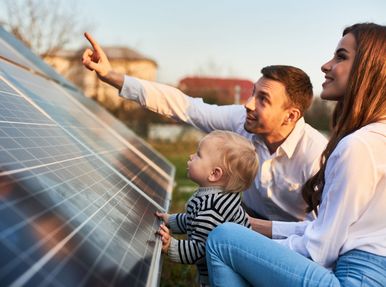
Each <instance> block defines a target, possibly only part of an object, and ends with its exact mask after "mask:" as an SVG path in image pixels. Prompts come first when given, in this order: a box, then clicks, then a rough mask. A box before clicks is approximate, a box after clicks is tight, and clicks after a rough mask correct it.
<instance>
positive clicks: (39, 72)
mask: <svg viewBox="0 0 386 287" xmlns="http://www.w3.org/2000/svg"><path fill="white" fill-rule="evenodd" d="M0 44H1V45H0V49H4V48H3V47H6V48H7V49H10V51H8V52H9V53H4V50H3V52H2V51H1V50H0V84H1V85H0V97H1V96H3V100H5V99H6V98H7V99H8V98H9V97H12V96H13V95H12V94H13V91H17V94H18V96H20V98H11V99H12V100H11V101H13V102H10V103H9V104H8V106H14V105H15V104H16V107H18V108H20V110H26V109H27V108H25V107H27V106H28V105H31V106H32V107H33V109H30V110H29V113H27V114H25V113H24V114H23V112H19V111H18V112H16V110H14V111H11V110H7V109H3V111H4V113H3V114H4V115H3V117H7V116H8V117H9V118H10V119H13V118H16V119H19V118H20V117H24V118H25V119H26V120H27V122H28V117H31V116H32V117H34V119H37V118H38V116H37V114H39V113H40V115H44V116H43V117H42V118H41V119H39V120H40V121H41V123H40V122H39V125H40V124H43V125H46V127H52V128H53V129H54V130H55V126H57V127H59V128H60V129H61V130H60V129H59V130H60V131H56V132H55V134H58V133H59V134H60V133H61V132H62V133H63V135H62V138H63V139H65V138H66V136H65V134H67V136H69V138H71V137H73V138H74V140H75V141H74V143H72V144H75V145H76V141H78V144H79V146H78V147H76V148H75V149H76V150H78V149H79V150H80V151H81V150H83V149H84V150H83V152H85V151H86V152H87V151H88V152H90V154H92V155H90V157H94V158H95V159H96V160H98V161H99V162H102V163H104V164H105V165H106V166H107V168H108V170H110V171H113V173H114V174H115V176H117V178H120V179H122V180H123V182H126V183H127V184H130V185H131V187H130V189H131V190H133V192H137V193H138V194H139V196H140V198H141V199H142V200H145V202H147V204H150V206H153V208H155V207H156V208H157V209H160V210H163V211H167V210H168V208H169V204H170V200H171V191H172V188H173V179H174V173H175V169H174V166H172V165H170V163H168V162H167V160H165V158H163V156H162V155H160V154H159V153H157V152H156V151H154V150H153V149H152V148H151V147H150V146H149V145H148V144H147V143H145V142H143V140H141V139H139V138H138V137H136V136H135V134H133V133H132V132H131V131H130V130H128V129H127V128H126V127H125V126H124V125H122V124H121V123H119V122H118V121H117V120H115V119H114V118H113V117H112V116H111V115H110V114H109V113H107V112H106V111H105V110H103V109H102V108H100V107H99V106H98V105H97V104H96V103H94V102H92V101H91V100H90V99H87V98H86V97H82V95H81V92H80V91H79V90H78V89H77V88H75V87H74V86H73V85H72V84H71V83H69V82H68V81H67V80H65V79H64V78H63V77H61V76H60V75H58V74H57V73H56V72H55V71H54V70H53V69H52V68H50V67H48V65H46V64H45V63H44V62H43V61H41V60H40V59H39V58H38V57H37V56H35V55H34V54H33V53H31V52H30V51H29V50H28V49H27V48H25V47H24V46H23V45H22V44H21V43H20V42H18V41H17V40H16V39H15V38H14V37H13V36H11V35H10V34H8V33H7V32H6V31H5V30H4V29H2V28H1V27H0ZM7 55H11V56H12V59H9V58H7ZM13 55H14V56H13ZM7 65H8V67H9V69H10V70H12V69H16V72H15V73H16V74H18V73H19V74H22V73H23V72H21V71H22V70H23V71H28V73H31V74H33V75H35V77H42V78H44V79H45V81H46V80H47V81H50V82H51V83H55V84H53V85H54V86H55V88H56V89H59V90H61V93H62V94H64V95H66V96H67V97H68V100H69V101H71V102H72V104H75V105H77V106H78V108H79V109H81V110H82V111H83V112H84V113H85V114H86V115H87V116H88V117H91V118H93V119H94V120H95V121H96V122H98V124H99V125H101V126H102V127H103V128H104V129H106V131H107V132H108V133H109V134H110V135H113V137H114V138H115V140H117V142H120V144H123V145H124V146H125V147H126V148H127V150H130V152H133V154H134V153H135V154H136V155H137V156H138V157H139V158H140V161H145V162H146V161H147V162H148V166H150V167H149V168H151V169H152V170H153V172H154V173H155V174H156V173H157V174H160V175H161V177H164V178H165V179H168V180H169V182H168V185H167V187H165V190H166V193H165V194H161V196H164V197H165V198H163V199H164V201H162V202H157V200H156V199H155V198H154V194H151V193H150V194H149V192H148V193H145V192H144V191H142V189H141V188H138V186H137V185H135V184H133V183H132V182H131V181H130V180H129V179H127V178H126V177H125V176H124V174H122V173H121V172H124V170H117V168H116V166H114V165H111V164H110V163H109V159H110V158H104V157H103V156H101V155H99V154H98V152H96V151H95V150H93V148H91V150H90V148H89V147H88V146H87V144H86V145H85V144H84V142H83V141H82V140H78V139H77V137H76V136H74V135H73V131H71V128H70V130H68V129H66V127H65V126H63V125H61V124H58V122H57V121H55V120H54V119H52V115H50V114H48V113H47V111H46V110H45V109H44V108H42V107H41V106H39V104H37V102H36V99H33V98H31V97H30V96H27V94H28V92H29V90H27V89H26V90H24V91H23V85H20V86H17V85H18V80H15V78H14V76H15V75H12V74H8V73H7V72H6V71H7ZM11 65H12V67H13V68H10V67H11ZM2 66H3V67H2ZM17 69H20V70H19V72H18V71H17ZM4 83H5V84H4ZM15 85H16V86H15ZM6 89H11V91H9V90H6ZM15 99H16V100H15ZM0 103H2V102H0ZM36 113H37V114H36ZM96 113H98V114H99V116H98V117H97V116H95V114H96ZM101 118H102V119H101ZM47 119H50V120H52V122H50V121H49V120H48V121H47V122H45V120H47ZM2 122H3V123H4V124H13V125H17V124H19V125H20V123H18V122H17V121H15V123H12V121H11V122H10V121H8V122H7V120H6V118H4V119H3V121H2V120H1V119H0V126H1V125H2ZM4 128H5V127H4ZM10 130H11V131H12V132H14V133H17V132H19V131H18V129H17V128H15V129H14V130H12V129H10ZM0 131H2V130H1V128H0ZM42 131H43V130H42V129H41V130H40V132H42ZM31 132H32V130H31ZM35 134H36V131H35ZM16 138H17V137H14V138H12V137H10V138H9V139H7V138H6V137H4V136H3V137H2V140H3V141H4V142H5V143H6V145H10V144H18V143H17V141H16V142H15V140H14V139H16ZM127 138H130V139H131V140H132V141H133V142H134V143H135V146H134V145H132V144H130V143H129V142H128V141H127V140H126V139H127ZM56 140H58V139H56ZM11 141H12V142H11ZM24 141H26V139H24ZM64 141H65V140H64ZM23 144H24V145H25V142H24V143H23ZM28 144H33V141H32V142H31V141H30V142H29V143H28ZM137 147H140V148H139V149H138V148H137ZM1 150H4V149H3V147H1ZM19 152H24V156H25V157H26V158H28V159H29V160H28V161H25V162H17V161H16V162H15V163H13V165H12V162H11V164H9V165H8V166H5V168H6V170H0V176H3V178H4V176H5V175H7V176H11V175H12V174H16V173H18V174H19V175H20V174H23V173H27V174H28V172H30V169H29V167H28V166H27V167H24V169H23V167H20V166H25V165H26V164H27V165H28V164H31V162H33V160H34V159H31V158H29V155H28V153H29V152H30V151H29V150H28V149H24V150H23V149H20V151H19ZM41 152H44V151H41ZM4 154H5V153H2V156H3V155H4ZM15 156H20V155H19V154H16V153H15V154H13V155H10V154H7V156H6V157H4V156H3V157H2V158H1V159H6V158H9V157H11V158H15ZM56 156H60V155H56ZM149 157H150V158H153V159H155V161H152V160H151V159H150V158H149ZM27 162H28V163H27ZM65 162H66V161H65V160H64V161H63V162H60V163H61V164H65ZM4 163H5V162H0V165H1V166H3V165H2V164H4ZM55 163H58V162H55ZM33 164H36V160H35V162H34V163H33ZM158 164H161V168H160V167H159V166H158ZM18 165H20V166H19V167H18ZM39 168H40V167H38V168H35V170H39ZM146 169H148V168H147V167H146ZM15 170H16V171H15ZM141 173H142V170H141V171H140V172H139V173H138V175H139V176H140V175H141ZM32 174H33V173H32ZM32 177H33V175H32ZM135 177H136V178H137V177H138V176H135ZM133 178H134V177H133ZM14 179H15V178H13V179H11V180H14ZM17 179H18V178H17V177H16V180H17ZM21 179H23V177H21ZM144 180H145V181H146V178H145V179H144ZM0 184H1V186H3V187H4V186H5V187H6V186H7V184H8V182H7V181H5V183H4V182H2V181H1V180H0ZM17 184H20V182H18V183H17ZM143 184H146V182H145V183H143ZM2 192H4V191H2V190H0V199H1V193H2ZM109 201H110V200H109ZM107 202H108V201H106V204H107ZM115 204H118V203H117V202H116V203H115ZM0 211H1V209H0ZM11 211H12V210H11ZM16 211H17V210H16ZM24 223H25V222H24ZM0 224H1V222H0ZM82 226H83V225H82ZM8 227H9V226H8ZM153 227H154V222H153ZM2 228H3V227H2ZM77 228H79V226H78V227H77ZM153 231H155V230H153ZM0 235H3V234H2V231H1V230H0ZM113 239H114V237H112V238H111V240H110V242H111V241H112V240H113ZM155 242H156V243H155V247H154V252H153V255H152V257H151V263H150V267H149V268H148V270H149V271H148V277H147V278H146V286H156V285H157V284H158V283H159V278H160V258H161V255H160V254H161V253H160V248H161V244H160V241H159V240H156V241H155ZM39 243H40V242H39ZM98 258H99V257H98ZM71 259H72V258H71ZM122 260H123V259H122ZM39 262H40V261H39ZM36 264H37V263H36ZM36 264H35V265H36ZM35 265H34V266H35ZM42 266H44V265H42ZM30 270H31V269H30ZM140 270H142V269H140ZM38 271H39V270H38ZM1 272H2V269H1V267H0V280H1V274H2V273H1ZM31 272H32V271H31ZM26 273H27V272H26ZM26 273H24V275H23V276H24V277H23V278H18V279H17V280H15V281H14V282H13V285H12V286H16V285H18V284H19V283H23V284H24V283H28V282H29V281H28V280H29V279H30V278H32V277H33V276H35V274H36V271H35V273H33V274H32V275H31V274H29V275H30V277H28V276H27V275H26ZM116 274H118V273H115V276H116ZM139 275H140V274H139ZM114 278H115V277H114ZM142 282H143V281H140V283H142Z"/></svg>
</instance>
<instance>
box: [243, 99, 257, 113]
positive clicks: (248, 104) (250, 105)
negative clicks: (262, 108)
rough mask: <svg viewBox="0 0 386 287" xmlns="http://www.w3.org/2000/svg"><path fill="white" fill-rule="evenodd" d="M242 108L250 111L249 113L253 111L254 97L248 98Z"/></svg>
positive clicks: (254, 106)
mask: <svg viewBox="0 0 386 287" xmlns="http://www.w3.org/2000/svg"><path fill="white" fill-rule="evenodd" d="M244 107H245V108H246V109H247V110H251V111H254V110H255V108H256V105H255V98H254V97H249V98H248V100H247V102H246V103H245V104H244Z"/></svg>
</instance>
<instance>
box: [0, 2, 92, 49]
mask: <svg viewBox="0 0 386 287" xmlns="http://www.w3.org/2000/svg"><path fill="white" fill-rule="evenodd" d="M3 1H4V4H5V5H4V6H5V11H6V19H4V20H3V25H4V28H5V29H7V30H8V31H9V32H11V33H12V34H13V35H15V37H16V38H18V39H19V40H21V41H22V42H23V43H24V44H25V45H27V46H28V47H29V48H30V49H31V50H32V51H34V52H35V53H36V54H38V55H41V56H50V55H52V54H54V53H56V52H57V51H59V50H62V49H65V48H66V46H68V45H69V44H72V43H73V42H74V39H77V38H79V37H78V36H79V34H81V33H82V32H83V31H87V30H90V29H91V27H87V26H90V25H89V24H86V23H83V21H81V20H83V19H81V16H80V14H79V13H77V9H76V2H75V1H73V3H71V5H69V6H67V7H71V8H67V9H65V7H64V6H63V5H62V4H63V1H59V0H3Z"/></svg>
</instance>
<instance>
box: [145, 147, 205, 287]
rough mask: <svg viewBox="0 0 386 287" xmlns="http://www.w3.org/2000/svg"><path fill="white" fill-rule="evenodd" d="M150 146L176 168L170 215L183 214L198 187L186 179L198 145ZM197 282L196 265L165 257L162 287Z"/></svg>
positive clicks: (183, 286)
mask: <svg viewBox="0 0 386 287" xmlns="http://www.w3.org/2000/svg"><path fill="white" fill-rule="evenodd" d="M150 144H151V145H152V146H153V147H154V148H155V149H156V150H158V151H159V152H160V153H161V154H163V155H164V156H165V157H166V158H167V159H168V160H169V161H170V162H171V163H172V164H173V165H174V166H175V167H176V176H175V182H176V185H175V187H174V190H173V196H172V203H171V207H170V210H169V213H177V212H183V211H184V209H185V203H186V202H187V200H188V199H189V198H190V196H191V195H192V193H193V192H194V190H195V189H196V188H197V185H196V184H195V183H194V182H192V181H190V180H189V179H188V178H187V177H186V162H187V160H188V158H189V155H190V154H192V153H194V152H195V151H196V147H197V143H196V142H177V143H165V142H150ZM174 236H175V237H176V238H177V239H183V238H186V237H185V236H182V235H174ZM196 281H197V280H196V267H195V266H194V265H186V264H178V263H175V262H171V261H170V260H169V258H168V257H167V256H163V263H162V273H161V282H160V286H161V287H172V286H173V287H185V286H186V287H187V286H195V284H196V285H197V286H198V284H197V283H196Z"/></svg>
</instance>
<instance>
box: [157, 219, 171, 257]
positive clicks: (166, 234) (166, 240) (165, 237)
mask: <svg viewBox="0 0 386 287" xmlns="http://www.w3.org/2000/svg"><path fill="white" fill-rule="evenodd" d="M158 234H159V235H160V236H161V240H162V252H163V253H166V254H167V253H168V251H169V247H170V243H171V241H172V237H171V236H170V231H169V229H168V228H167V227H166V226H165V224H161V225H160V229H159V231H158Z"/></svg>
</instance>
